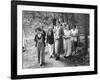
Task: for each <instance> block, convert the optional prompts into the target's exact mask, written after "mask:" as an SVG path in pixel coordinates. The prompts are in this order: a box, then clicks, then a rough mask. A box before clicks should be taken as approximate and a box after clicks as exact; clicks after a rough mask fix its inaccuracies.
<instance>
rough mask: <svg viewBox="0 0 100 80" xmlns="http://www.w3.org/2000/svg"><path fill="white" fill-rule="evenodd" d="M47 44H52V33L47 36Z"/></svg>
mask: <svg viewBox="0 0 100 80" xmlns="http://www.w3.org/2000/svg"><path fill="white" fill-rule="evenodd" d="M47 43H49V44H54V33H53V31H51V35H50V34H47Z"/></svg>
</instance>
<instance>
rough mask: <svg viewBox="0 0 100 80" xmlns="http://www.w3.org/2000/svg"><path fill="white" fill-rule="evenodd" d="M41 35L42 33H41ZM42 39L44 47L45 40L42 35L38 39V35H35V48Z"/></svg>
mask: <svg viewBox="0 0 100 80" xmlns="http://www.w3.org/2000/svg"><path fill="white" fill-rule="evenodd" d="M41 34H42V33H41ZM41 38H42V42H43V43H44V46H45V39H44V35H43V34H42V35H41V37H38V35H37V34H36V35H35V38H34V41H35V42H36V44H35V46H36V47H37V43H38V41H39V40H40V39H41Z"/></svg>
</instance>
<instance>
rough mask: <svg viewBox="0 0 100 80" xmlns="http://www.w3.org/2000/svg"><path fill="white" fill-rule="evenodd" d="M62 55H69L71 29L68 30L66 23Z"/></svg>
mask: <svg viewBox="0 0 100 80" xmlns="http://www.w3.org/2000/svg"><path fill="white" fill-rule="evenodd" d="M63 39H64V50H65V53H64V57H65V58H66V57H68V56H70V55H71V31H70V30H69V26H68V25H67V24H65V25H64V36H63Z"/></svg>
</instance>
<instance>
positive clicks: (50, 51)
mask: <svg viewBox="0 0 100 80" xmlns="http://www.w3.org/2000/svg"><path fill="white" fill-rule="evenodd" d="M22 34H23V36H22V40H23V44H22V67H23V69H27V68H28V69H29V68H30V69H34V68H49V67H71V66H76V67H77V66H89V65H90V59H89V58H90V56H89V43H90V40H89V14H84V13H60V12H42V11H22ZM86 50H88V51H86Z"/></svg>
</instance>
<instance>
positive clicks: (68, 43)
mask: <svg viewBox="0 0 100 80" xmlns="http://www.w3.org/2000/svg"><path fill="white" fill-rule="evenodd" d="M67 45H68V47H67V48H68V50H67V56H69V55H71V40H70V39H68V40H67Z"/></svg>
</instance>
